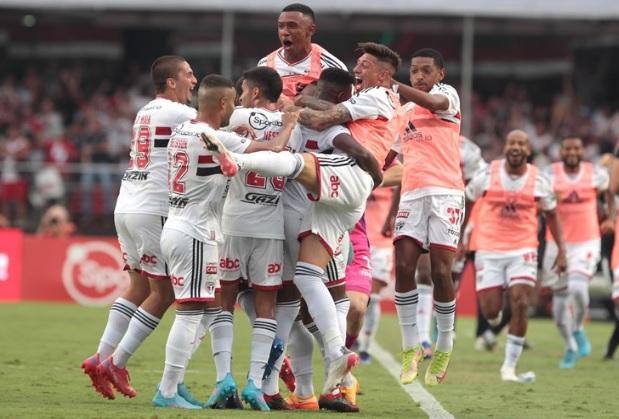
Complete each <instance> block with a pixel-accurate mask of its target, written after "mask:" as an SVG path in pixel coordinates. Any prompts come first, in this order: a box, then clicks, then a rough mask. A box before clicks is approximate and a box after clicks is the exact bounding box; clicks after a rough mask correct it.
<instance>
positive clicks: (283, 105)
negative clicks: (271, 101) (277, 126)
mask: <svg viewBox="0 0 619 419" xmlns="http://www.w3.org/2000/svg"><path fill="white" fill-rule="evenodd" d="M293 108H296V106H295V105H294V102H293V101H292V99H290V98H289V97H288V96H284V95H279V99H278V100H277V109H279V110H280V111H286V110H288V109H293Z"/></svg>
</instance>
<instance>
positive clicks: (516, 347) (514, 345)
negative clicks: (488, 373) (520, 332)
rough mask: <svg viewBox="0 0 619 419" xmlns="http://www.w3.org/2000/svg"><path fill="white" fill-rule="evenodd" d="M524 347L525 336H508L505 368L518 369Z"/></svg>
mask: <svg viewBox="0 0 619 419" xmlns="http://www.w3.org/2000/svg"><path fill="white" fill-rule="evenodd" d="M523 346H524V336H514V335H511V334H509V333H508V334H507V343H506V344H505V361H503V366H504V367H508V368H516V364H518V359H520V354H522V347H523Z"/></svg>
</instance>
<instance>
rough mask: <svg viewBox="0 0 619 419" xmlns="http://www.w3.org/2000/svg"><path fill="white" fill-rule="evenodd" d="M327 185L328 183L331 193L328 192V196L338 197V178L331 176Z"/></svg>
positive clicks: (339, 183)
mask: <svg viewBox="0 0 619 419" xmlns="http://www.w3.org/2000/svg"><path fill="white" fill-rule="evenodd" d="M329 183H330V187H329V188H330V189H331V192H329V196H330V197H331V198H337V197H338V196H340V185H341V182H340V177H339V176H335V175H332V176H330V177H329Z"/></svg>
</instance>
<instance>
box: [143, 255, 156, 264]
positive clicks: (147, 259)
mask: <svg viewBox="0 0 619 419" xmlns="http://www.w3.org/2000/svg"><path fill="white" fill-rule="evenodd" d="M140 263H143V264H145V265H155V264H157V256H155V255H142V257H141V258H140Z"/></svg>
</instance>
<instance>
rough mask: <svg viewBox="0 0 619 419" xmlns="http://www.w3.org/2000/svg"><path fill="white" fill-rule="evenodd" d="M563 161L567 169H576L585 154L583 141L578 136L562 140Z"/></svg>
mask: <svg viewBox="0 0 619 419" xmlns="http://www.w3.org/2000/svg"><path fill="white" fill-rule="evenodd" d="M560 153H561V160H562V161H563V164H564V165H565V166H566V167H569V168H570V169H576V168H578V166H579V165H580V162H581V161H582V158H583V156H584V154H585V148H584V147H583V145H582V140H581V139H580V138H579V137H576V136H568V137H564V138H563V139H562V140H561V149H560Z"/></svg>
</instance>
